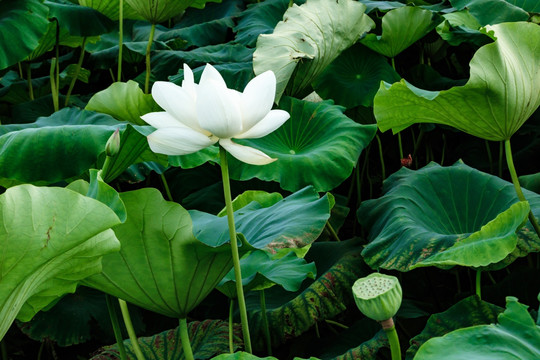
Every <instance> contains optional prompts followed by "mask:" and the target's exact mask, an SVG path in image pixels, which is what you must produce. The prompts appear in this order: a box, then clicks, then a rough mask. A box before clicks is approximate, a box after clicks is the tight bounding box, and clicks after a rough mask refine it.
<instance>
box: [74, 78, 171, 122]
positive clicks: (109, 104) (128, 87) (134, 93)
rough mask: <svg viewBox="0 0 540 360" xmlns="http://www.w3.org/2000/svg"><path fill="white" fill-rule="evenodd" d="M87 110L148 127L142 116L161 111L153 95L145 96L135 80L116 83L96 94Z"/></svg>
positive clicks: (89, 102)
mask: <svg viewBox="0 0 540 360" xmlns="http://www.w3.org/2000/svg"><path fill="white" fill-rule="evenodd" d="M85 109H86V110H91V111H96V112H100V113H104V114H108V115H111V116H112V117H114V118H115V119H117V120H120V121H129V122H131V123H133V124H136V125H146V123H145V122H144V121H143V120H142V119H141V115H144V114H147V113H149V112H154V111H161V108H160V107H159V105H157V104H156V102H155V101H154V99H153V98H152V95H150V94H145V93H144V92H143V91H142V89H141V88H140V87H139V84H137V83H136V82H135V81H133V80H129V81H128V82H127V83H123V82H116V83H114V84H112V85H111V86H109V87H108V88H107V89H105V90H102V91H100V92H98V93H96V94H94V96H92V98H90V100H89V101H88V104H87V105H86V107H85Z"/></svg>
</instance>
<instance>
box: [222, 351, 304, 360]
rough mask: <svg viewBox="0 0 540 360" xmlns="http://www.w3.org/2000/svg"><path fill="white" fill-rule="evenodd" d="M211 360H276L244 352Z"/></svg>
mask: <svg viewBox="0 0 540 360" xmlns="http://www.w3.org/2000/svg"><path fill="white" fill-rule="evenodd" d="M295 359H296V358H295ZM212 360H277V358H275V357H273V356H267V357H263V358H261V357H258V356H255V355H253V354H250V353H247V352H244V351H238V352H235V353H234V354H221V355H218V356H216V357H213V358H212Z"/></svg>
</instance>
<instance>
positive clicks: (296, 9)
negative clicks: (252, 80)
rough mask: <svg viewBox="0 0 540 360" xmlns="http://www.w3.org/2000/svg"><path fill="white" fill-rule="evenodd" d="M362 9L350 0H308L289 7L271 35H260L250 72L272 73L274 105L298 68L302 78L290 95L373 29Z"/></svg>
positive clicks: (360, 5) (361, 6)
mask: <svg viewBox="0 0 540 360" xmlns="http://www.w3.org/2000/svg"><path fill="white" fill-rule="evenodd" d="M365 8H366V7H365V6H364V5H363V4H360V3H358V2H356V1H351V0H343V1H339V2H338V1H331V0H309V1H308V2H306V3H305V4H303V5H301V6H297V5H293V6H292V7H290V8H289V9H288V10H287V11H286V12H285V15H284V16H283V21H280V22H279V23H278V24H277V25H276V27H275V29H274V33H273V34H264V35H260V36H259V39H258V40H257V49H256V50H255V53H254V54H253V70H254V72H255V74H256V75H258V74H261V73H263V72H265V71H266V70H272V71H273V72H274V74H275V75H276V79H277V86H276V102H279V100H280V98H281V95H282V94H283V92H284V91H285V88H286V86H287V83H288V82H289V79H290V78H291V76H292V74H293V72H294V70H295V68H296V67H297V66H299V70H298V72H299V73H301V74H299V75H301V76H300V77H301V79H299V80H298V81H297V82H296V83H295V88H296V90H295V89H293V93H294V92H295V91H300V90H302V89H303V88H305V87H306V86H307V85H309V84H311V82H312V81H313V80H315V78H316V77H317V75H318V74H320V73H321V72H322V70H324V68H325V67H326V66H328V65H329V64H330V63H331V62H332V61H333V60H334V59H335V58H336V57H337V56H338V55H339V54H340V53H341V52H342V51H343V50H345V49H347V48H348V47H349V46H351V45H352V44H354V43H355V42H356V41H357V40H358V39H359V38H360V37H361V36H362V35H363V34H364V33H366V32H367V31H369V30H370V29H371V28H372V27H373V26H374V23H373V21H372V20H371V19H370V18H369V17H368V16H367V15H365V14H364V10H365ZM300 62H301V64H300V65H299V63H300Z"/></svg>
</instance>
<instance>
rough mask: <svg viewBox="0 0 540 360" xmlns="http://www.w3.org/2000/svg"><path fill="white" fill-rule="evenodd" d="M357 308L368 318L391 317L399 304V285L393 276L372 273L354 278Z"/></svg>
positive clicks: (382, 319) (353, 288)
mask: <svg viewBox="0 0 540 360" xmlns="http://www.w3.org/2000/svg"><path fill="white" fill-rule="evenodd" d="M352 292H353V296H354V301H355V302H356V305H357V306H358V309H359V310H360V311H361V312H362V313H363V314H364V315H366V316H367V317H369V318H370V319H373V320H376V321H379V322H382V321H385V320H388V319H392V317H393V316H394V315H396V313H397V311H398V310H399V307H400V306H401V298H402V296H403V295H402V291H401V285H400V284H399V281H398V279H397V278H396V277H395V276H390V275H384V274H379V273H373V274H371V275H369V276H366V277H364V278H361V279H358V280H356V282H355V283H354V285H353V287H352Z"/></svg>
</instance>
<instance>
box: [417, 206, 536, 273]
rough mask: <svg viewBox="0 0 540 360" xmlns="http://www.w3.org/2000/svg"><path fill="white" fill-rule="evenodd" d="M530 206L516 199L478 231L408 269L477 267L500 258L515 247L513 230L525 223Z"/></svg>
mask: <svg viewBox="0 0 540 360" xmlns="http://www.w3.org/2000/svg"><path fill="white" fill-rule="evenodd" d="M529 210H530V207H529V203H528V202H526V201H520V202H518V203H515V204H513V205H512V206H510V207H509V208H508V209H507V210H505V211H503V212H502V213H500V214H499V215H497V217H496V218H495V219H493V220H491V221H490V222H489V223H487V224H486V225H484V226H482V228H481V229H480V230H479V231H477V232H475V233H472V234H471V235H469V236H468V237H467V238H465V239H463V240H460V241H457V242H456V243H455V244H454V245H452V246H451V247H449V248H448V249H446V250H444V251H441V252H439V253H437V254H435V255H433V256H430V257H429V258H427V259H426V260H423V261H420V262H419V263H417V264H416V265H414V266H411V269H414V268H417V267H424V266H439V267H444V266H454V265H461V266H471V267H475V268H478V267H482V266H487V265H489V264H492V263H496V262H499V261H501V260H503V259H504V258H506V256H508V255H509V254H510V253H512V252H513V251H514V249H515V248H516V246H517V238H518V236H517V234H516V231H517V230H518V229H519V228H521V226H523V225H524V222H525V221H526V219H527V217H528V215H529Z"/></svg>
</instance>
